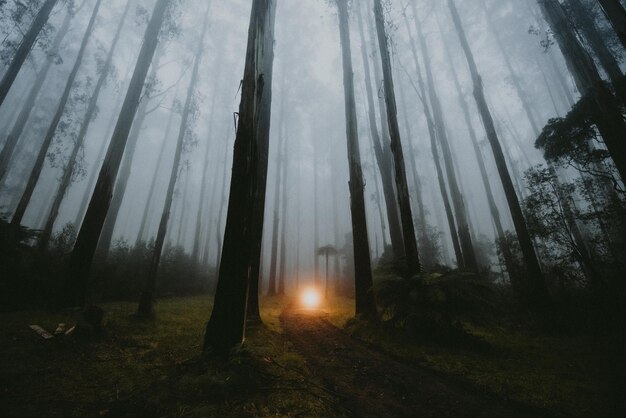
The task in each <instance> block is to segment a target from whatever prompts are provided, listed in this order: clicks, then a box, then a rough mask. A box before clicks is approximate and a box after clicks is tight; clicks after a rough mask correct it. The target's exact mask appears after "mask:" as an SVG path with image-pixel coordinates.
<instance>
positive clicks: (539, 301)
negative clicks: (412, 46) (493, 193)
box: [448, 0, 550, 308]
mask: <svg viewBox="0 0 626 418" xmlns="http://www.w3.org/2000/svg"><path fill="white" fill-rule="evenodd" d="M448 7H449V8H450V12H451V13H452V20H453V21H454V26H455V28H456V31H457V34H458V36H459V40H460V42H461V46H462V47H463V51H464V52H465V57H466V59H467V62H468V65H469V69H470V72H471V75H472V80H473V82H474V98H475V99H476V105H477V107H478V110H479V112H480V116H481V119H482V121H483V125H484V127H485V131H486V132H487V138H488V139H489V143H490V144H491V149H492V151H493V155H494V158H495V161H496V166H497V168H498V173H499V174H500V180H501V181H502V186H503V188H504V194H505V196H506V199H507V202H508V204H509V209H510V211H511V217H512V218H513V224H514V225H515V231H516V232H517V238H518V240H519V243H520V247H521V250H522V254H523V257H524V262H525V264H526V270H527V273H528V278H527V280H528V282H527V293H526V295H523V297H524V300H525V301H526V302H527V303H528V304H529V305H530V306H534V307H538V308H542V307H545V306H547V305H548V303H549V301H550V296H549V294H548V288H547V286H546V283H545V280H544V277H543V273H542V271H541V267H540V265H539V260H538V259H537V254H536V253H535V248H534V247H533V243H532V240H531V237H530V234H529V232H528V228H527V226H526V220H525V219H524V214H523V213H522V208H521V206H520V203H519V199H518V197H517V194H516V193H515V189H514V187H513V182H512V181H511V175H510V174H509V170H508V168H507V166H506V161H505V159H504V154H503V152H502V147H501V145H500V140H499V138H498V134H497V133H496V128H495V125H494V122H493V118H492V116H491V112H490V111H489V106H488V104H487V100H486V98H485V93H484V89H483V83H482V78H481V76H480V74H479V73H478V67H477V66H476V62H475V61H474V56H473V54H472V50H471V49H470V46H469V43H468V41H467V37H466V36H465V30H464V29H463V25H462V23H461V18H460V17H459V14H458V11H457V9H456V6H455V4H454V0H448Z"/></svg>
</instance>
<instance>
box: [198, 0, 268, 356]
mask: <svg viewBox="0 0 626 418" xmlns="http://www.w3.org/2000/svg"><path fill="white" fill-rule="evenodd" d="M274 7H276V6H275V2H274V1H273V0H254V1H253V3H252V13H251V17H250V26H249V32H248V47H247V52H246V65H245V71H244V77H243V83H242V89H241V105H240V109H239V126H238V129H237V136H236V139H235V151H234V157H233V158H234V161H233V173H232V178H231V186H230V197H229V202H228V215H227V219H226V231H225V233H224V248H223V251H222V259H221V262H220V271H219V278H218V282H217V290H216V293H215V304H214V306H213V312H212V313H211V318H210V319H209V322H208V324H207V327H206V333H205V336H204V350H205V351H211V350H215V351H218V352H225V351H227V350H230V349H231V348H233V347H235V346H237V345H240V344H242V343H243V341H244V338H245V324H246V308H247V304H248V291H249V286H250V260H251V259H252V252H253V248H254V246H255V245H256V244H255V243H253V242H252V239H253V237H252V231H253V229H254V228H255V226H254V225H253V223H254V221H255V220H256V219H257V218H256V217H255V216H254V215H253V211H254V209H255V207H256V206H255V200H256V199H255V198H257V197H258V176H259V175H260V164H262V163H261V162H260V161H259V157H260V154H259V153H258V147H259V140H260V138H259V123H260V121H259V119H260V116H261V114H262V108H263V107H262V105H261V103H262V102H263V95H264V94H265V93H267V92H269V90H271V86H270V85H267V84H266V83H265V75H264V74H263V73H264V70H265V62H266V61H265V54H266V53H267V50H266V48H265V47H266V45H267V41H266V36H273V27H272V26H273V24H274V20H273V19H272V15H273V11H272V9H273V8H274ZM266 90H267V91H266Z"/></svg>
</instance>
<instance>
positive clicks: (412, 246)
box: [374, 0, 421, 276]
mask: <svg viewBox="0 0 626 418" xmlns="http://www.w3.org/2000/svg"><path fill="white" fill-rule="evenodd" d="M374 16H375V18H376V32H377V34H378V46H379V50H380V58H381V62H382V67H383V80H384V85H385V103H386V105H387V122H388V124H389V134H390V138H391V152H392V154H393V157H394V163H395V164H394V168H395V172H396V192H397V193H398V206H399V207H400V219H401V224H402V236H403V238H404V252H405V256H406V262H407V263H406V264H407V276H412V275H414V274H416V273H418V272H419V271H420V270H421V264H420V259H419V254H418V252H417V239H416V238H415V227H414V225H413V213H412V211H411V197H410V195H409V186H408V184H407V179H406V168H405V164H404V154H403V153H402V140H401V138H400V126H399V125H398V111H397V106H396V96H395V91H394V87H393V73H392V70H391V59H390V57H389V49H388V47H387V33H386V30H385V20H384V16H383V6H382V4H381V2H380V0H374Z"/></svg>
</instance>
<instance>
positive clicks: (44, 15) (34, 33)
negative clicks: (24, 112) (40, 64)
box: [0, 0, 57, 107]
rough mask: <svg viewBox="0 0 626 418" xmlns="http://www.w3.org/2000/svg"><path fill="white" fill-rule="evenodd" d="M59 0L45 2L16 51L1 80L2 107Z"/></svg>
mask: <svg viewBox="0 0 626 418" xmlns="http://www.w3.org/2000/svg"><path fill="white" fill-rule="evenodd" d="M56 3H57V0H46V1H45V2H44V4H43V5H42V6H41V8H40V9H39V12H38V13H37V16H35V19H34V20H33V22H32V24H31V25H30V28H29V29H28V32H27V33H26V34H25V35H24V38H23V39H22V42H21V43H20V46H19V47H18V49H17V51H15V55H14V56H13V60H12V61H11V64H9V68H8V69H7V70H6V72H5V73H4V75H3V76H2V81H0V107H1V106H2V103H4V100H5V99H6V97H7V95H8V94H9V90H11V86H13V82H14V81H15V79H16V78H17V75H18V74H19V72H20V70H21V69H22V65H24V61H26V57H28V54H29V53H30V50H31V49H32V47H33V45H34V44H35V41H36V40H37V37H38V36H39V33H40V32H41V29H43V27H44V25H45V24H46V22H47V21H48V18H49V17H50V13H51V12H52V9H53V8H54V6H55V5H56Z"/></svg>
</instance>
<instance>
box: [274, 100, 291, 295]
mask: <svg viewBox="0 0 626 418" xmlns="http://www.w3.org/2000/svg"><path fill="white" fill-rule="evenodd" d="M283 94H284V93H283ZM283 120H284V119H283ZM282 129H283V130H285V125H284V124H283V127H282ZM283 135H284V136H285V138H286V137H287V135H286V133H283ZM288 158H289V142H288V141H287V140H285V148H284V150H283V163H282V167H281V169H282V174H281V176H280V177H281V180H282V181H281V183H282V189H283V190H282V192H281V195H282V202H281V210H280V211H281V215H280V217H281V221H282V226H281V228H280V231H281V232H280V270H279V273H278V289H277V293H278V295H280V296H284V295H285V281H286V280H287V278H286V274H287V260H286V257H287V169H288V163H287V159H288Z"/></svg>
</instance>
